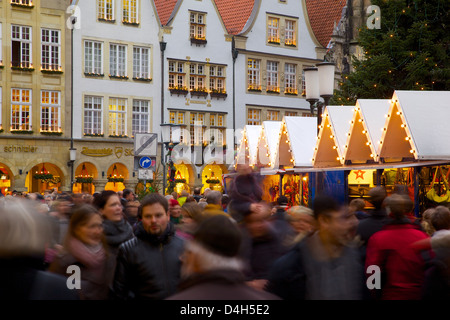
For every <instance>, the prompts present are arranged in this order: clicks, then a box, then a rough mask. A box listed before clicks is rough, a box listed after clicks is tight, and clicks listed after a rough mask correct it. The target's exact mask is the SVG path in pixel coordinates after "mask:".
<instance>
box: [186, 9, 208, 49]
mask: <svg viewBox="0 0 450 320" xmlns="http://www.w3.org/2000/svg"><path fill="white" fill-rule="evenodd" d="M189 37H190V40H191V44H192V43H195V44H197V45H200V44H203V45H204V44H206V14H205V13H201V12H191V14H190V31H189Z"/></svg>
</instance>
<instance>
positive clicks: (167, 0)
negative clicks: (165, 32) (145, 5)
mask: <svg viewBox="0 0 450 320" xmlns="http://www.w3.org/2000/svg"><path fill="white" fill-rule="evenodd" d="M179 1H180V0H154V3H155V8H156V11H157V13H158V17H159V22H160V23H161V25H163V26H164V25H167V23H168V22H169V18H170V16H171V15H172V12H173V10H174V9H175V6H176V4H177V3H178V2H179Z"/></svg>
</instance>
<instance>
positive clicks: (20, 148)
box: [3, 145, 38, 153]
mask: <svg viewBox="0 0 450 320" xmlns="http://www.w3.org/2000/svg"><path fill="white" fill-rule="evenodd" d="M37 149H38V147H34V146H17V145H16V146H15V145H10V146H5V147H4V148H3V151H4V152H31V153H33V152H36V151H37Z"/></svg>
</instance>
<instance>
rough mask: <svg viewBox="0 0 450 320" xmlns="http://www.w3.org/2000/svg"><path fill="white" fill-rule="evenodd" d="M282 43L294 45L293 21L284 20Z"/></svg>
mask: <svg viewBox="0 0 450 320" xmlns="http://www.w3.org/2000/svg"><path fill="white" fill-rule="evenodd" d="M284 44H285V45H286V46H292V47H295V46H296V39H295V21H294V20H287V19H286V20H285V30H284Z"/></svg>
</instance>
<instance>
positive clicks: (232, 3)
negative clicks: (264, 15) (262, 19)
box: [214, 0, 259, 35]
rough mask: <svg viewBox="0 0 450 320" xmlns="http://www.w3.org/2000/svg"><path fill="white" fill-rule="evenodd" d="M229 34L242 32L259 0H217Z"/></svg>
mask: <svg viewBox="0 0 450 320" xmlns="http://www.w3.org/2000/svg"><path fill="white" fill-rule="evenodd" d="M214 2H215V3H216V6H217V10H218V11H219V14H220V15H221V17H222V20H223V23H224V25H225V28H226V29H227V31H228V33H229V34H234V35H237V34H239V33H241V32H242V31H243V29H244V27H245V25H246V24H247V21H248V20H249V18H250V16H251V13H252V11H253V8H254V6H255V5H256V3H257V2H258V3H259V1H258V0H215V1H214Z"/></svg>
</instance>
